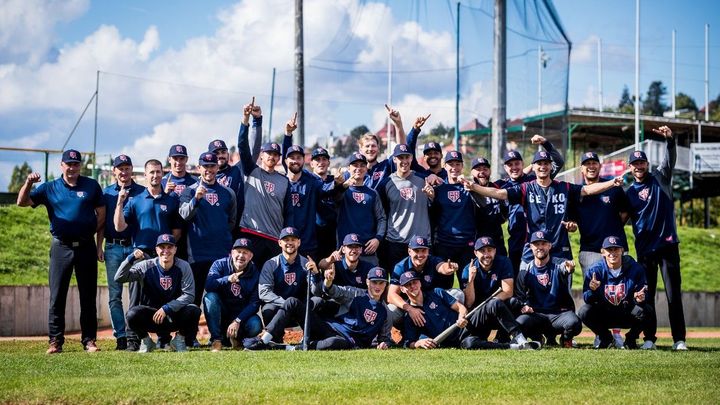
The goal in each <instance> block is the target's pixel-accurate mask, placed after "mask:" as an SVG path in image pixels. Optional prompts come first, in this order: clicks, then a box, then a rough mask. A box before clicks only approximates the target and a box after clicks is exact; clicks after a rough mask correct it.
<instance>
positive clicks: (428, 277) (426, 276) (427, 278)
mask: <svg viewBox="0 0 720 405" xmlns="http://www.w3.org/2000/svg"><path fill="white" fill-rule="evenodd" d="M425 282H426V283H428V284H430V283H432V276H431V275H429V274H427V275H425Z"/></svg>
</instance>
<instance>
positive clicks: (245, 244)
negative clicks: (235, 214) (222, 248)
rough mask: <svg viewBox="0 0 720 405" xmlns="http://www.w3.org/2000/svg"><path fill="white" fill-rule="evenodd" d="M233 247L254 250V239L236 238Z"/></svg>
mask: <svg viewBox="0 0 720 405" xmlns="http://www.w3.org/2000/svg"><path fill="white" fill-rule="evenodd" d="M232 248H233V249H238V248H242V249H247V250H252V241H251V240H250V239H247V238H240V239H237V240H235V243H233V247H232Z"/></svg>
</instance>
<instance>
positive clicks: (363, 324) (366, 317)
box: [330, 294, 387, 348]
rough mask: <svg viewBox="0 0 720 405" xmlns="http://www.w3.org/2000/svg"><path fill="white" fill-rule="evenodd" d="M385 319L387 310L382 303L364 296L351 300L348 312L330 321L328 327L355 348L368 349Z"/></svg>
mask: <svg viewBox="0 0 720 405" xmlns="http://www.w3.org/2000/svg"><path fill="white" fill-rule="evenodd" d="M386 319H387V309H386V307H385V305H384V304H383V303H382V301H375V300H374V299H372V298H370V296H369V295H367V294H366V295H361V296H359V297H355V298H353V300H352V302H351V303H350V308H349V309H348V311H347V312H345V313H344V314H342V315H339V316H338V317H337V318H335V320H334V321H331V322H330V326H331V327H332V328H333V329H335V331H337V332H338V333H340V334H341V335H343V336H344V337H345V339H347V340H349V341H350V342H351V343H353V345H354V346H355V347H359V348H369V347H370V345H371V344H372V341H373V339H375V337H376V336H377V335H378V334H379V333H380V331H381V330H382V328H383V325H384V324H385V320H386Z"/></svg>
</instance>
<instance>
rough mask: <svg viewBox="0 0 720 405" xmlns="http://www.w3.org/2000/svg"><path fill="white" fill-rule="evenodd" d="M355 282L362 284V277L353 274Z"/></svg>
mask: <svg viewBox="0 0 720 405" xmlns="http://www.w3.org/2000/svg"><path fill="white" fill-rule="evenodd" d="M355 282H356V283H358V284H362V277H360V276H355Z"/></svg>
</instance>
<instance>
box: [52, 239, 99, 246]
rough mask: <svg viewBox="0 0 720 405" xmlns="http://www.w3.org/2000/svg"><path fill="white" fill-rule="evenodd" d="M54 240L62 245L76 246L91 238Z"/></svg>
mask: <svg viewBox="0 0 720 405" xmlns="http://www.w3.org/2000/svg"><path fill="white" fill-rule="evenodd" d="M55 240H57V241H58V242H60V243H62V244H63V245H67V246H71V247H78V246H81V245H86V244H88V243H90V242H92V239H72V238H55Z"/></svg>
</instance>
